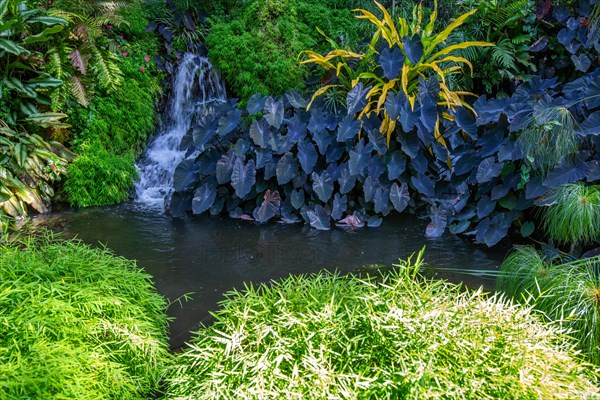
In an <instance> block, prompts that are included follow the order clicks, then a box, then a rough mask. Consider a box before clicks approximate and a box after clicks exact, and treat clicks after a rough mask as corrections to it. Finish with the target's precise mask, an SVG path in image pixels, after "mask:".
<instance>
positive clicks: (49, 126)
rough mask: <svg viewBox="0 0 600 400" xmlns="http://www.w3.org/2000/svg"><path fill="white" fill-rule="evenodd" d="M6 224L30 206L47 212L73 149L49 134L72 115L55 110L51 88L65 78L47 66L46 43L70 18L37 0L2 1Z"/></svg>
mask: <svg viewBox="0 0 600 400" xmlns="http://www.w3.org/2000/svg"><path fill="white" fill-rule="evenodd" d="M0 21H2V22H1V23H0V69H1V70H2V71H3V76H2V79H1V80H0V230H2V229H3V227H4V226H6V221H8V218H7V216H10V217H23V216H25V215H27V213H28V206H30V207H32V208H33V209H35V210H36V211H38V212H44V211H46V210H47V208H48V206H49V199H50V197H51V196H52V195H53V194H54V191H53V188H52V184H53V182H55V181H60V180H61V178H62V175H63V173H64V168H63V164H66V162H67V161H68V159H70V155H69V154H68V152H66V151H65V149H64V148H63V147H62V146H61V145H60V144H59V143H53V142H50V141H49V140H48V136H51V135H52V133H53V132H56V131H59V130H61V129H63V128H65V127H66V126H67V125H66V124H64V123H63V122H61V120H63V119H64V118H65V117H66V115H65V114H61V113H52V112H49V111H50V109H49V107H48V105H49V104H50V100H49V98H48V94H49V92H50V91H52V90H53V89H54V88H56V87H57V86H60V85H61V84H62V83H63V82H62V81H61V80H60V79H57V78H56V77H52V76H51V75H48V74H46V73H44V72H43V58H44V53H43V51H44V47H45V46H46V45H47V43H48V42H50V41H52V40H56V38H55V37H56V35H57V34H58V33H60V32H61V31H62V30H63V29H64V28H65V25H66V24H67V21H66V20H65V19H62V18H58V17H51V16H48V15H46V13H45V12H44V11H43V10H41V9H37V8H33V7H32V6H31V5H27V4H25V3H23V4H20V5H19V4H17V3H16V2H14V1H1V2H0Z"/></svg>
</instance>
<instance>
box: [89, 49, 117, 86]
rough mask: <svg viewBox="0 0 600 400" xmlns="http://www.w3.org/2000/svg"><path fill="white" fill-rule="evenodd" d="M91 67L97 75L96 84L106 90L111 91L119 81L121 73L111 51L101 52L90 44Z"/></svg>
mask: <svg viewBox="0 0 600 400" xmlns="http://www.w3.org/2000/svg"><path fill="white" fill-rule="evenodd" d="M90 49H91V52H92V64H91V69H92V71H93V72H94V74H95V75H96V76H97V82H98V86H100V88H102V89H105V90H107V91H109V92H110V91H113V90H115V89H116V88H117V86H119V84H120V83H121V79H122V77H123V73H122V72H121V70H120V69H119V67H118V65H117V63H116V56H115V55H114V54H113V53H110V52H107V53H104V54H103V53H102V52H101V51H100V50H99V49H98V48H97V47H96V46H91V48H90Z"/></svg>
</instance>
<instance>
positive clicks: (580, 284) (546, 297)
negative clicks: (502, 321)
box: [497, 246, 600, 364]
mask: <svg viewBox="0 0 600 400" xmlns="http://www.w3.org/2000/svg"><path fill="white" fill-rule="evenodd" d="M598 268H600V258H599V257H593V258H584V259H581V260H575V261H573V260H571V261H569V260H563V259H560V258H554V259H548V258H546V257H545V256H544V255H543V254H542V253H540V252H538V251H536V250H535V249H534V248H533V247H530V246H521V247H516V248H515V249H514V251H513V252H512V253H510V254H509V255H508V256H507V257H506V259H505V260H504V262H503V263H502V266H501V267H500V275H499V277H498V281H497V286H498V288H499V289H501V290H503V291H505V292H506V293H507V294H508V295H509V296H511V297H513V298H515V299H517V300H520V301H524V302H526V303H529V304H531V305H533V306H535V307H536V308H537V309H539V310H540V311H542V314H543V315H545V316H546V318H548V320H550V321H554V322H555V323H557V324H559V325H561V326H562V327H564V328H566V329H569V331H570V335H571V336H573V337H574V338H575V339H576V340H577V346H578V348H579V349H580V350H582V351H583V353H584V354H585V355H586V356H587V357H588V358H589V359H590V361H592V362H594V363H596V364H600V307H599V306H598V304H599V299H600V279H599V277H598Z"/></svg>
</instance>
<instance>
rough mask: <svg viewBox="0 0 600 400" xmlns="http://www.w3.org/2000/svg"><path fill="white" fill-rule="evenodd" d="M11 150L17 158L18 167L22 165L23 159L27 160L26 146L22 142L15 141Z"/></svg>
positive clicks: (23, 164)
mask: <svg viewBox="0 0 600 400" xmlns="http://www.w3.org/2000/svg"><path fill="white" fill-rule="evenodd" d="M13 152H14V156H15V158H16V160H17V164H19V166H20V167H24V166H25V161H26V160H27V146H26V145H24V144H23V143H17V144H16V145H15V148H14V149H13Z"/></svg>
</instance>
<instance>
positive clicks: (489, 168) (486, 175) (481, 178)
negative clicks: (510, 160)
mask: <svg viewBox="0 0 600 400" xmlns="http://www.w3.org/2000/svg"><path fill="white" fill-rule="evenodd" d="M501 172H502V163H498V162H496V160H495V159H494V157H489V158H486V159H485V160H483V161H482V162H481V164H479V167H477V175H476V178H477V182H478V183H485V182H489V181H491V180H492V179H494V178H496V177H498V176H500V173H501Z"/></svg>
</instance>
